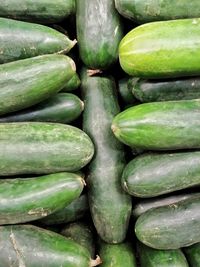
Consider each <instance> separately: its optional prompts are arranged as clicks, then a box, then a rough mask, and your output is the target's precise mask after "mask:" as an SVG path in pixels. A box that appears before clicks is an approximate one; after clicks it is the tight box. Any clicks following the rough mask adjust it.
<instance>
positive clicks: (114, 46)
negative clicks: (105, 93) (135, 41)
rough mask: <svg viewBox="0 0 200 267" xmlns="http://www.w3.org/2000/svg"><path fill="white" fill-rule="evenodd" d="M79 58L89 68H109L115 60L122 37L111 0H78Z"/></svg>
mask: <svg viewBox="0 0 200 267" xmlns="http://www.w3.org/2000/svg"><path fill="white" fill-rule="evenodd" d="M76 18H77V19H76V21H77V38H78V43H79V52H80V57H81V59H82V61H83V62H84V64H85V65H86V66H87V67H88V68H91V69H101V70H105V69H108V68H109V67H110V66H111V65H112V64H113V63H115V62H116V60H117V58H118V46H119V42H120V41H121V39H122V37H123V30H122V23H121V20H120V16H119V14H118V12H117V10H116V9H115V6H114V1H110V0H84V1H83V0H77V13H76Z"/></svg>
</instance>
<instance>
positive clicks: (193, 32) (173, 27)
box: [119, 18, 200, 79]
mask: <svg viewBox="0 0 200 267" xmlns="http://www.w3.org/2000/svg"><path fill="white" fill-rule="evenodd" d="M186 29H187V31H186ZM199 35H200V19H198V18H196V19H185V20H171V21H159V22H152V23H147V24H144V25H142V26H139V27H137V28H135V29H134V30H132V31H130V32H129V33H128V34H127V35H126V36H125V37H124V38H123V39H122V41H121V43H120V47H119V58H120V64H121V67H122V68H123V70H124V71H125V72H126V73H128V74H129V75H130V76H135V77H141V78H147V79H159V78H174V77H175V78H178V77H184V76H196V75H197V76H198V75H199V74H200V64H199V60H198V59H199V57H200V42H199V41H200V39H199ZM169 40H170V42H169Z"/></svg>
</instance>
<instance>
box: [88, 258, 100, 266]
mask: <svg viewBox="0 0 200 267" xmlns="http://www.w3.org/2000/svg"><path fill="white" fill-rule="evenodd" d="M101 263H102V260H101V259H100V257H99V256H98V255H97V257H96V259H95V260H91V261H90V266H89V267H95V266H98V265H99V264H101Z"/></svg>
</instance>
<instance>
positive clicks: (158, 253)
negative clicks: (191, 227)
mask: <svg viewBox="0 0 200 267" xmlns="http://www.w3.org/2000/svg"><path fill="white" fill-rule="evenodd" d="M137 250H138V255H139V259H140V264H141V267H189V265H188V263H187V260H186V258H185V256H184V254H183V252H182V251H181V250H180V249H174V250H158V249H153V248H150V247H147V246H145V245H143V244H141V243H140V244H138V249H137ZM196 267H197V266H196Z"/></svg>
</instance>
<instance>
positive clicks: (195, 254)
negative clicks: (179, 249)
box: [184, 243, 200, 267]
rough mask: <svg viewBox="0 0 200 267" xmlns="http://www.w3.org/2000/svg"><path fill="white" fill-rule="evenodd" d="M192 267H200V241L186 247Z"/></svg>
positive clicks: (185, 250)
mask: <svg viewBox="0 0 200 267" xmlns="http://www.w3.org/2000/svg"><path fill="white" fill-rule="evenodd" d="M184 253H185V255H186V258H187V260H188V262H189V264H190V267H200V243H197V244H195V245H192V246H190V247H187V248H184Z"/></svg>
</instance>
